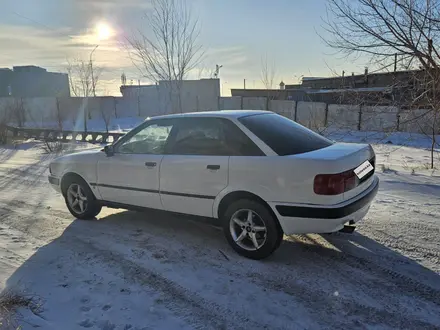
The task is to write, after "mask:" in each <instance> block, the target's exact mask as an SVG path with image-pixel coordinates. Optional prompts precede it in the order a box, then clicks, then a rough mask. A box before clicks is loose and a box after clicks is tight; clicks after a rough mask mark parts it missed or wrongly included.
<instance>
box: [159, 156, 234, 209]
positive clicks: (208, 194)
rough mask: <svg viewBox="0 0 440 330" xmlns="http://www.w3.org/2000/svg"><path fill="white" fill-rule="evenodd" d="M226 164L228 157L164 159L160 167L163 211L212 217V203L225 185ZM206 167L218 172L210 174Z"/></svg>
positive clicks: (169, 157) (211, 171)
mask: <svg viewBox="0 0 440 330" xmlns="http://www.w3.org/2000/svg"><path fill="white" fill-rule="evenodd" d="M228 162H229V157H227V156H174V155H172V156H171V155H166V156H165V157H164V159H163V161H162V164H161V167H160V191H161V194H160V196H161V199H162V205H163V207H164V209H165V210H168V211H172V212H178V213H186V214H194V215H198V216H204V217H212V216H213V214H212V206H213V203H214V199H215V197H216V196H217V195H218V194H219V193H220V192H221V191H222V190H223V189H225V188H226V187H227V185H228ZM208 165H218V166H220V168H219V169H218V170H210V169H208V168H207V166H208ZM184 195H186V196H184Z"/></svg>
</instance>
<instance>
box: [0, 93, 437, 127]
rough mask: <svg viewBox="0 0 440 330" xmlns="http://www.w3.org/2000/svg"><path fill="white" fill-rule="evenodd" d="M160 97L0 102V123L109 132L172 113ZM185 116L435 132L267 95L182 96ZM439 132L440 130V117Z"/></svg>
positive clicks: (376, 111)
mask: <svg viewBox="0 0 440 330" xmlns="http://www.w3.org/2000/svg"><path fill="white" fill-rule="evenodd" d="M173 102H174V103H175V102H176V100H173ZM173 102H167V101H166V96H165V95H161V94H160V93H159V94H158V93H155V94H154V95H150V96H148V95H146V96H145V95H143V96H140V97H126V98H123V97H90V98H77V97H69V98H21V99H16V98H12V97H6V98H0V124H1V123H2V120H3V122H4V121H5V120H6V121H7V123H9V124H11V125H13V126H24V127H33V128H56V129H63V130H81V131H84V130H85V128H87V130H90V131H91V130H101V131H102V130H106V129H107V128H108V129H109V130H113V129H114V125H113V123H115V122H121V118H124V119H125V118H130V117H132V118H139V120H141V119H142V118H146V117H153V116H157V115H163V114H169V113H172V112H173V111H172V110H171V109H175V104H171V103H173ZM179 103H180V105H179V107H180V108H181V109H182V112H194V111H212V110H218V109H220V110H239V109H243V110H246V109H253V110H270V111H273V112H276V113H278V114H281V115H283V116H285V117H287V118H290V119H293V120H295V121H297V122H299V123H300V124H302V125H304V126H306V127H309V128H311V129H313V130H317V131H321V130H323V129H324V128H335V129H350V130H362V131H404V132H414V133H425V134H430V133H432V124H433V114H434V112H433V111H428V110H411V111H407V110H404V111H403V110H400V109H399V108H397V107H389V106H388V107H385V106H376V107H374V106H361V105H346V104H326V103H319V102H302V101H301V102H295V101H285V100H283V101H281V100H280V101H278V100H269V99H268V98H265V97H234V96H233V97H218V96H215V95H214V94H213V95H208V96H207V95H197V94H188V93H187V94H185V95H182V97H181V99H180V101H179ZM437 122H438V123H439V125H438V127H437V129H440V118H438V119H437Z"/></svg>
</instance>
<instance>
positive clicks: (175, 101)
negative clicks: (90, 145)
mask: <svg viewBox="0 0 440 330" xmlns="http://www.w3.org/2000/svg"><path fill="white" fill-rule="evenodd" d="M120 91H121V94H122V100H121V102H125V101H130V100H133V99H136V98H137V99H138V104H141V103H142V104H145V105H146V106H148V107H149V108H152V109H153V110H154V109H162V110H161V111H162V113H174V112H179V111H180V109H181V108H182V107H183V108H185V109H188V110H190V111H205V110H206V111H208V110H214V109H218V100H219V98H220V80H219V79H217V78H213V79H199V80H182V81H175V80H173V81H166V80H161V81H159V82H158V83H157V84H156V85H122V86H121V87H120Z"/></svg>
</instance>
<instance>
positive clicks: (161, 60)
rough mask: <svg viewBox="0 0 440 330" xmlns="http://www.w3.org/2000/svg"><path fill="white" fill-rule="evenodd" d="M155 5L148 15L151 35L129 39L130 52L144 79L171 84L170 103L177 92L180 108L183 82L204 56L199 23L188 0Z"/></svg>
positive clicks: (158, 0) (158, 1)
mask: <svg viewBox="0 0 440 330" xmlns="http://www.w3.org/2000/svg"><path fill="white" fill-rule="evenodd" d="M152 5H153V9H152V11H151V12H148V13H147V14H145V16H146V20H147V22H148V23H149V25H150V30H151V33H149V34H147V33H144V32H142V31H140V30H139V31H138V33H137V35H136V36H132V37H130V38H128V39H127V41H128V46H129V47H128V50H129V53H130V56H131V58H132V60H133V63H134V64H135V65H136V66H137V68H138V69H139V70H140V71H141V72H142V74H143V76H144V77H145V78H147V79H149V80H150V81H153V82H156V83H157V82H159V81H161V80H162V81H165V82H166V83H169V96H170V101H171V99H172V96H173V90H175V89H177V92H178V102H179V107H181V104H180V103H181V102H180V88H181V81H182V80H183V79H185V78H186V77H187V75H188V73H189V72H190V71H191V70H193V69H194V68H195V67H196V66H197V65H198V64H199V63H200V62H201V60H202V58H203V56H204V52H203V49H202V46H201V45H200V44H199V43H198V40H199V34H200V29H199V24H198V21H197V19H195V18H194V17H193V16H192V14H191V11H190V8H189V7H187V5H186V2H185V0H152ZM181 110H182V109H180V111H181Z"/></svg>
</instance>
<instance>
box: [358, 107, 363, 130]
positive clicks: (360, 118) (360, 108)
mask: <svg viewBox="0 0 440 330" xmlns="http://www.w3.org/2000/svg"><path fill="white" fill-rule="evenodd" d="M361 123H362V104H360V105H359V117H358V131H360V130H361Z"/></svg>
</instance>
